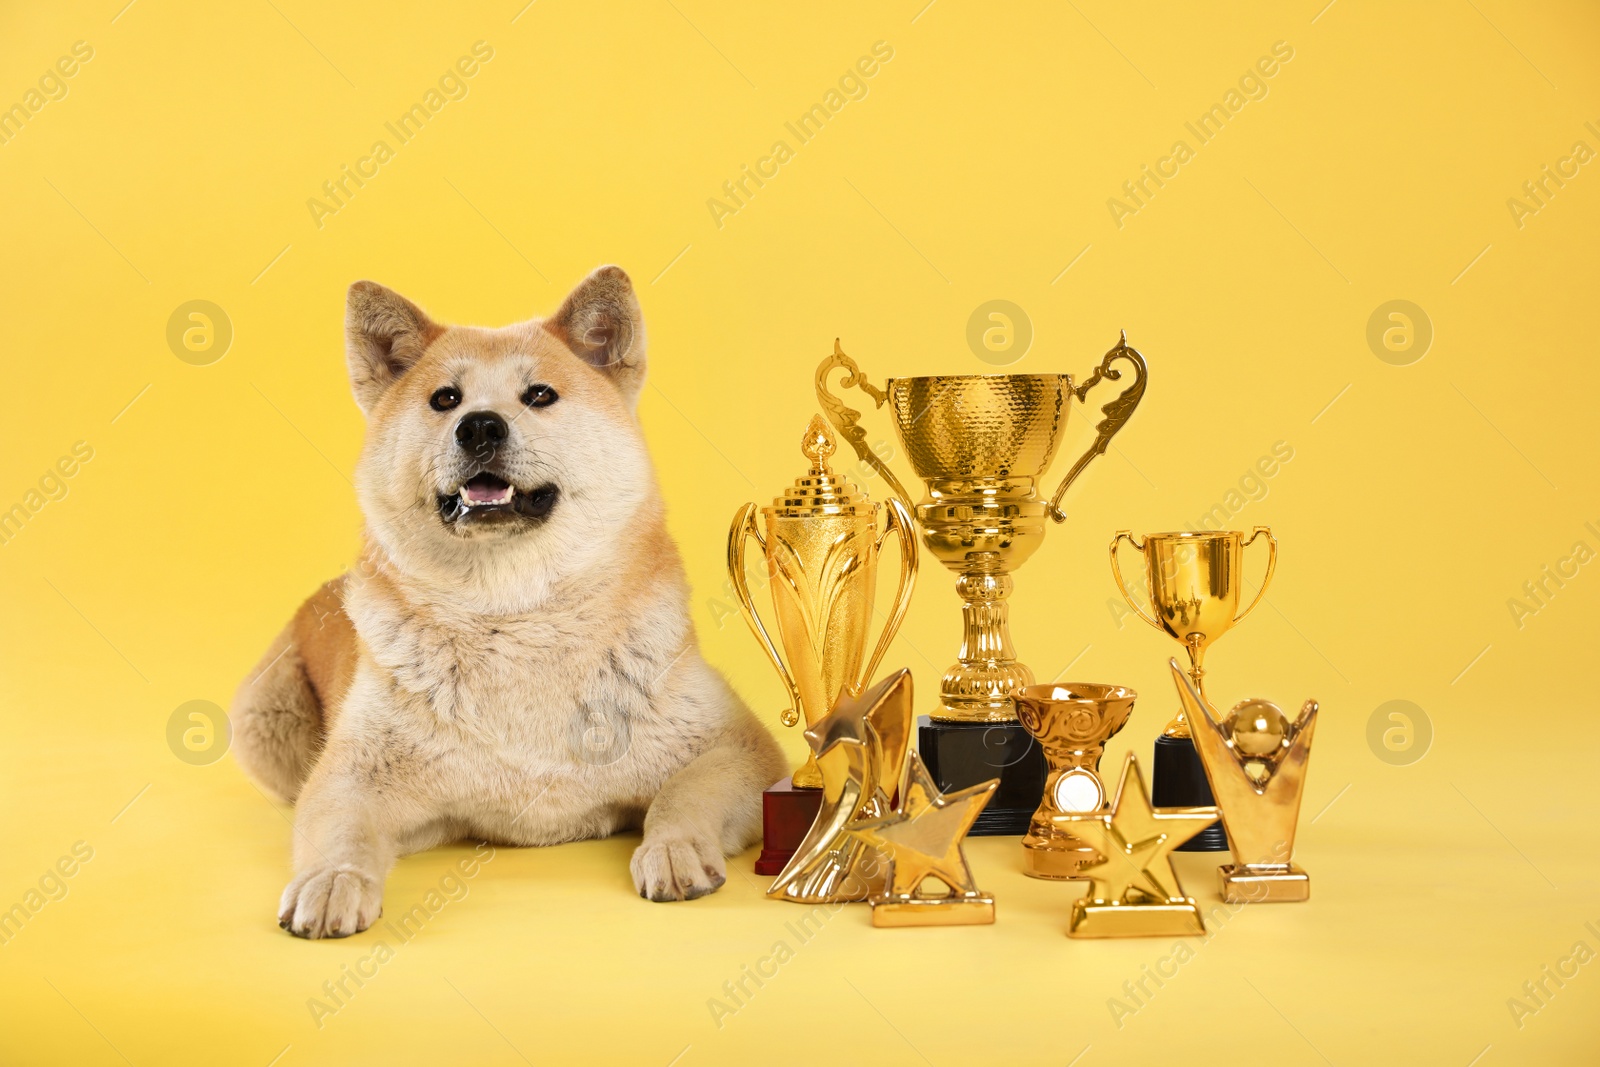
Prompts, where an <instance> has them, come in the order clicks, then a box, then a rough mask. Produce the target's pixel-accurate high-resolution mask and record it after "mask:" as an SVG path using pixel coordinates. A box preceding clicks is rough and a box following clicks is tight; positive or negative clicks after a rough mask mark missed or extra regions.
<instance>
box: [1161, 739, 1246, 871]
mask: <svg viewBox="0 0 1600 1067" xmlns="http://www.w3.org/2000/svg"><path fill="white" fill-rule="evenodd" d="M1150 802H1151V803H1152V804H1154V805H1155V806H1156V807H1158V808H1203V807H1207V806H1208V805H1211V804H1215V803H1216V800H1215V799H1214V798H1213V797H1212V796H1211V783H1210V782H1208V781H1206V769H1205V767H1204V766H1202V765H1201V763H1200V753H1198V752H1196V751H1195V749H1194V741H1193V740H1192V739H1190V738H1187V737H1168V736H1167V735H1165V734H1162V735H1161V736H1160V737H1158V738H1156V758H1155V775H1154V781H1152V782H1151V783H1150ZM1178 851H1179V852H1226V851H1228V835H1227V834H1226V833H1225V832H1224V831H1223V829H1222V823H1221V822H1220V821H1219V822H1214V823H1212V824H1211V825H1210V826H1208V827H1206V828H1205V829H1204V830H1201V831H1200V832H1199V833H1198V834H1196V835H1195V836H1193V837H1191V838H1190V839H1189V840H1187V841H1185V842H1184V843H1183V844H1181V845H1179V846H1178Z"/></svg>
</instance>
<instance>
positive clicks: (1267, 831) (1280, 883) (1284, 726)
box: [1167, 659, 1317, 904]
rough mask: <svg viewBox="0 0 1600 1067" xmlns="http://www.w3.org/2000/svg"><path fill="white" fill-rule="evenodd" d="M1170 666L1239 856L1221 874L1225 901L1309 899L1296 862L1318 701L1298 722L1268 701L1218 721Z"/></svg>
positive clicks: (1248, 703)
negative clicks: (1297, 842)
mask: <svg viewBox="0 0 1600 1067" xmlns="http://www.w3.org/2000/svg"><path fill="white" fill-rule="evenodd" d="M1167 663H1168V664H1169V665H1170V666H1171V668H1172V680H1173V682H1174V683H1176V685H1177V687H1178V699H1179V700H1181V701H1182V702H1183V706H1184V708H1185V710H1187V711H1188V713H1189V721H1190V722H1191V723H1195V724H1197V725H1196V726H1195V727H1194V729H1195V744H1196V746H1197V747H1198V748H1199V750H1200V762H1201V763H1202V764H1203V765H1204V766H1205V769H1206V778H1207V779H1208V780H1209V781H1210V783H1211V791H1212V793H1214V794H1215V795H1216V797H1217V800H1218V802H1219V807H1221V809H1222V821H1223V823H1224V824H1225V825H1226V826H1227V828H1228V843H1229V845H1230V846H1231V847H1232V849H1233V858H1234V861H1235V862H1233V863H1228V864H1224V865H1223V866H1222V867H1221V868H1219V870H1218V875H1219V876H1220V880H1221V883H1222V899H1223V900H1226V901H1228V902H1229V903H1240V902H1248V903H1258V904H1259V903H1280V902H1290V901H1302V900H1309V899H1311V876H1310V875H1308V874H1306V872H1305V871H1304V870H1302V869H1301V868H1300V867H1298V866H1296V865H1295V864H1294V863H1293V862H1292V859H1293V856H1294V832H1295V826H1296V824H1297V823H1298V822H1299V821H1300V800H1301V798H1302V797H1304V796H1305V787H1306V769H1307V764H1308V763H1309V762H1310V760H1311V737H1312V735H1313V734H1314V733H1315V732H1316V729H1317V702H1316V701H1315V700H1308V701H1306V702H1305V706H1304V707H1302V708H1301V709H1300V717H1299V718H1297V719H1296V720H1295V721H1294V722H1292V723H1291V722H1290V721H1289V719H1288V717H1287V716H1286V715H1284V713H1283V710H1282V709H1281V708H1279V707H1278V706H1277V705H1276V704H1274V703H1272V702H1271V701H1269V700H1245V701H1242V702H1240V703H1239V704H1237V705H1235V706H1234V709H1233V710H1232V711H1230V712H1229V713H1228V714H1227V715H1226V716H1225V717H1223V718H1221V719H1220V720H1219V718H1218V717H1217V716H1216V714H1215V713H1214V712H1213V711H1212V709H1211V706H1210V705H1209V704H1207V703H1206V701H1205V699H1204V698H1203V697H1202V696H1201V695H1200V690H1199V689H1198V688H1196V686H1195V684H1194V682H1193V681H1191V680H1190V679H1189V678H1186V677H1184V674H1183V671H1182V669H1181V668H1179V666H1178V661H1177V660H1175V659H1174V660H1168V661H1167Z"/></svg>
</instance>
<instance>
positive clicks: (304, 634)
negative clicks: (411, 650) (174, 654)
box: [230, 578, 356, 802]
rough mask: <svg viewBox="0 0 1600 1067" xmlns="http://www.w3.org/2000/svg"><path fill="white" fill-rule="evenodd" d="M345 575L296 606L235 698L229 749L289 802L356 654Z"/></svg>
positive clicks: (315, 751) (318, 747) (341, 692)
mask: <svg viewBox="0 0 1600 1067" xmlns="http://www.w3.org/2000/svg"><path fill="white" fill-rule="evenodd" d="M343 585H344V580H343V579H342V578H340V579H336V580H334V581H332V582H329V583H327V584H326V585H324V586H323V587H322V588H321V589H319V590H317V592H316V593H314V594H312V596H311V597H310V598H309V599H308V600H307V601H306V602H305V603H304V604H302V605H301V606H300V610H299V611H297V612H295V615H294V618H293V619H291V620H290V622H289V625H288V626H286V627H284V629H283V632H282V633H280V634H279V635H278V636H277V639H276V640H274V641H273V642H272V645H271V646H270V647H269V648H268V649H267V651H266V654H265V655H264V656H262V657H261V662H260V663H258V664H257V665H256V667H255V669H254V670H253V671H251V672H250V674H249V676H248V677H246V678H245V680H244V682H243V683H242V684H241V685H240V686H239V691H238V693H236V694H235V695H234V698H233V710H232V712H231V713H230V717H231V720H232V725H233V754H234V758H235V759H236V760H238V761H239V765H240V766H241V767H243V768H244V770H245V773H247V774H249V775H250V777H252V778H254V779H255V780H256V781H257V782H258V783H260V784H261V785H262V786H263V787H265V788H266V789H268V790H270V791H271V792H272V793H274V794H276V795H277V796H278V797H280V798H281V799H283V800H286V801H290V802H292V801H293V800H294V799H295V797H296V796H298V795H299V792H300V787H301V786H302V785H304V784H305V780H306V776H307V775H309V774H310V773H311V767H312V765H313V764H314V763H315V762H316V759H317V755H318V753H320V752H321V751H322V741H323V738H324V736H325V732H326V726H327V723H328V721H329V718H330V715H329V713H330V710H331V709H332V708H333V707H336V706H337V703H338V701H339V700H341V699H343V696H344V691H345V689H346V688H347V687H348V686H349V683H350V674H351V673H352V667H353V664H354V660H355V641H356V636H355V628H354V627H353V626H352V625H351V623H350V619H349V617H348V616H347V615H345V613H344V598H343V595H342V593H343Z"/></svg>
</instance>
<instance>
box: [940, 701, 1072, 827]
mask: <svg viewBox="0 0 1600 1067" xmlns="http://www.w3.org/2000/svg"><path fill="white" fill-rule="evenodd" d="M917 750H918V751H919V752H921V753H922V762H924V763H926V764H927V765H928V773H929V774H931V775H933V780H934V781H935V782H937V783H938V785H939V789H940V790H941V791H942V792H946V793H948V792H951V791H952V790H956V789H965V788H967V787H968V786H971V785H977V784H978V783H979V782H987V781H988V780H989V779H991V778H998V779H1000V788H999V789H996V790H995V793H994V796H993V797H992V798H990V800H989V804H988V806H987V807H985V808H984V809H983V812H982V813H981V814H980V815H979V816H978V821H977V822H976V823H974V824H973V826H972V830H971V831H970V832H971V833H973V834H977V835H980V836H985V837H998V836H1001V835H1004V834H1016V835H1019V836H1020V835H1022V834H1025V833H1027V832H1028V822H1029V820H1031V819H1032V818H1033V813H1034V812H1035V811H1037V810H1038V808H1039V800H1040V798H1042V797H1043V796H1044V780H1045V777H1046V775H1047V774H1048V773H1049V771H1048V768H1047V767H1046V766H1045V762H1044V750H1043V749H1041V748H1040V747H1039V744H1038V742H1036V741H1035V740H1034V739H1033V738H1032V736H1030V735H1029V733H1028V731H1027V730H1025V729H1023V727H1022V724H1021V723H1020V722H942V721H940V720H937V719H933V718H931V717H929V716H927V715H919V716H917Z"/></svg>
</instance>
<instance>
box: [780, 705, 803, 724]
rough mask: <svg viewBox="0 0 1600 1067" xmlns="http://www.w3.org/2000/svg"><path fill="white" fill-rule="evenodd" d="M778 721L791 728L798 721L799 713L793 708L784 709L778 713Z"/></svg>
mask: <svg viewBox="0 0 1600 1067" xmlns="http://www.w3.org/2000/svg"><path fill="white" fill-rule="evenodd" d="M778 721H779V722H781V723H783V725H785V726H793V725H794V724H795V723H797V722H799V721H800V713H799V712H798V711H795V710H794V709H793V708H784V709H783V711H781V712H779V713H778Z"/></svg>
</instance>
